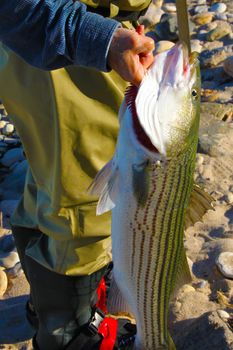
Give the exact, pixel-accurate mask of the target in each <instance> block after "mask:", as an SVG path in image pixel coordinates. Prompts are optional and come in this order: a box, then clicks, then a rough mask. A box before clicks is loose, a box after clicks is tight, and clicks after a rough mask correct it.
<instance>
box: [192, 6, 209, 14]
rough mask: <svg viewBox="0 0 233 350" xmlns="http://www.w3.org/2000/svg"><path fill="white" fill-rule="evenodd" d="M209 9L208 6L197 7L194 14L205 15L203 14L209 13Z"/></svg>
mask: <svg viewBox="0 0 233 350" xmlns="http://www.w3.org/2000/svg"><path fill="white" fill-rule="evenodd" d="M208 10H209V8H208V6H207V5H199V6H195V8H194V12H195V13H203V12H208Z"/></svg>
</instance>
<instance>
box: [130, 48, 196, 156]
mask: <svg viewBox="0 0 233 350" xmlns="http://www.w3.org/2000/svg"><path fill="white" fill-rule="evenodd" d="M196 63H197V57H196V55H193V54H191V55H189V53H188V49H187V46H186V45H185V44H184V43H183V42H179V43H177V44H176V45H174V46H173V47H172V48H171V49H170V50H168V51H164V52H162V53H160V54H158V55H157V56H155V60H154V62H153V63H152V65H151V67H150V68H149V69H148V71H147V73H146V75H145V76H144V79H143V81H142V82H141V84H140V86H139V89H138V91H137V95H136V98H135V107H136V108H135V110H136V116H137V117H136V120H137V121H138V123H137V128H134V129H135V130H137V134H139V132H138V130H139V129H140V130H141V129H142V130H143V131H142V130H141V133H144V134H145V135H146V137H147V139H149V141H150V142H151V144H152V145H153V147H154V148H153V149H152V147H150V150H153V151H154V152H156V153H159V154H160V156H164V157H166V156H167V151H168V147H169V145H170V144H171V142H172V141H171V140H170V136H169V135H171V133H172V132H173V131H174V130H175V128H177V125H178V123H179V122H180V118H181V117H180V116H181V114H182V111H183V109H184V108H186V109H187V104H188V105H189V104H190V106H191V100H190V99H189V98H188V96H190V92H191V88H192V86H193V84H194V82H195V79H196V77H197V75H196V67H197V65H196ZM184 106H185V107H184ZM190 109H191V107H190ZM190 109H189V108H188V110H190ZM185 118H186V120H187V118H188V119H189V116H186V117H185ZM190 118H191V117H190ZM185 130H186V129H185ZM144 139H145V138H144ZM138 141H141V140H140V139H139V138H138ZM140 143H141V144H143V145H144V146H145V147H146V148H147V149H148V142H147V144H145V142H140Z"/></svg>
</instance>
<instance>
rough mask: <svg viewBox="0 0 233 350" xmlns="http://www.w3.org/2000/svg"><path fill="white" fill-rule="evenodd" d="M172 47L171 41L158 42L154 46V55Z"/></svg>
mask: <svg viewBox="0 0 233 350" xmlns="http://www.w3.org/2000/svg"><path fill="white" fill-rule="evenodd" d="M174 45H175V44H174V43H173V42H172V41H167V40H160V41H158V42H157V43H156V44H155V54H158V53H160V52H163V51H166V50H169V49H170V48H171V47H173V46H174Z"/></svg>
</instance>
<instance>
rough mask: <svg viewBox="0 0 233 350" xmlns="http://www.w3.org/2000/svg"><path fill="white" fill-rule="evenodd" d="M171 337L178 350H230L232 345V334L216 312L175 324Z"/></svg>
mask: <svg viewBox="0 0 233 350" xmlns="http://www.w3.org/2000/svg"><path fill="white" fill-rule="evenodd" d="M175 332H176V333H175ZM180 334H182V337H180ZM173 337H174V340H175V343H176V346H177V348H178V349H188V350H197V349H205V350H213V349H216V350H217V349H219V350H220V349H221V350H230V349H231V348H232V347H231V345H230V344H232V345H233V333H232V332H231V330H230V329H229V327H228V326H227V324H226V322H225V321H224V320H223V319H222V318H221V317H220V316H219V314H218V312H217V311H213V312H207V313H205V314H204V315H202V316H200V317H198V318H196V319H192V320H191V321H190V322H186V323H182V322H181V323H180V325H179V324H177V325H176V327H175V329H174V335H173Z"/></svg>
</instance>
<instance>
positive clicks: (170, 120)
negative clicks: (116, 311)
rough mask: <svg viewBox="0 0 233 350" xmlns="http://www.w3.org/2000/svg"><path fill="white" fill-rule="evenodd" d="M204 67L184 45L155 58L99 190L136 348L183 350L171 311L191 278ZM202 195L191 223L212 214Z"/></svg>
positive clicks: (134, 95)
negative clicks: (172, 329) (189, 246)
mask: <svg viewBox="0 0 233 350" xmlns="http://www.w3.org/2000/svg"><path fill="white" fill-rule="evenodd" d="M198 69H199V68H198V61H197V58H196V56H195V55H193V54H191V56H190V57H189V56H188V51H187V49H186V47H185V46H184V44H181V43H179V44H177V45H175V46H174V47H173V48H172V49H170V50H169V51H166V52H162V53H160V54H158V55H157V56H156V57H155V61H154V63H153V64H152V66H151V67H150V68H149V70H148V72H147V73H146V75H145V77H144V79H143V81H142V83H141V85H140V86H139V88H136V87H130V88H129V89H128V91H127V92H126V95H125V99H124V102H123V104H122V106H121V108H120V112H119V119H120V131H119V136H118V141H117V146H116V152H115V155H114V156H113V158H112V160H111V161H110V162H109V163H108V164H107V165H105V167H104V168H103V169H102V170H101V171H100V172H99V173H98V174H97V176H96V178H95V180H94V182H93V183H92V185H91V193H92V194H97V195H99V196H100V198H99V203H98V206H97V214H98V215H99V214H102V213H104V212H106V211H108V210H111V209H112V254H113V262H114V278H115V281H116V283H117V285H118V288H119V290H120V292H121V294H122V295H123V297H124V299H125V301H126V302H127V303H128V305H129V307H130V310H131V311H132V313H133V315H134V317H135V319H136V324H137V335H136V339H135V343H134V350H161V349H169V350H171V349H175V345H174V343H173V341H172V339H171V337H170V335H169V333H168V325H167V323H168V307H169V300H170V297H171V294H172V293H173V292H174V288H175V286H176V285H177V284H178V283H182V282H183V283H184V281H186V279H187V278H188V277H190V272H189V268H188V264H187V260H186V255H185V251H184V246H183V232H184V225H185V213H186V209H187V207H188V205H189V202H190V197H191V192H192V191H193V172H194V166H195V157H196V149H197V142H198V127H199V111H200V98H199V96H200V78H199V72H198ZM194 192H195V194H194V195H193V197H192V203H193V204H195V205H194V207H196V209H195V210H193V209H189V222H192V221H193V220H192V217H195V216H196V218H195V220H197V219H199V218H200V217H201V216H202V214H203V213H204V212H205V211H206V210H207V209H210V205H209V201H208V198H207V199H206V198H205V195H204V194H203V193H202V191H201V190H200V189H199V188H198V187H196V188H195V191H194ZM179 281H180V282H179Z"/></svg>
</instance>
